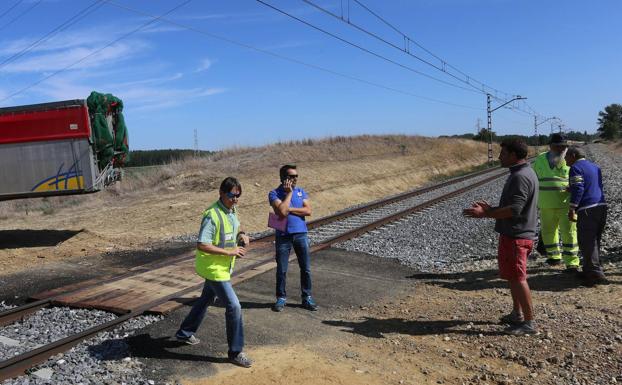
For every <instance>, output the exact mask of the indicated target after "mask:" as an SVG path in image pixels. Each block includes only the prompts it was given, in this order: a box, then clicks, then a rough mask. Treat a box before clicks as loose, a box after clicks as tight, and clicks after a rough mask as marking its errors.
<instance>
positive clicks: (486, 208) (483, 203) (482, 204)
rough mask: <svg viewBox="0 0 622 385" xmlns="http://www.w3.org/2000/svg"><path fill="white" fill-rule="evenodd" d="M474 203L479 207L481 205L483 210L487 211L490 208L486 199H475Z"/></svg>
mask: <svg viewBox="0 0 622 385" xmlns="http://www.w3.org/2000/svg"><path fill="white" fill-rule="evenodd" d="M474 205H478V206H480V207H482V208H483V209H484V211H488V210H490V209H491V208H492V206H491V205H490V203H488V202H486V201H477V202H475V203H474Z"/></svg>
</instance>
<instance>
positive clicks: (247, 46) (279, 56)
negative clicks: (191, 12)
mask: <svg viewBox="0 0 622 385" xmlns="http://www.w3.org/2000/svg"><path fill="white" fill-rule="evenodd" d="M104 1H105V2H106V3H107V4H109V5H112V6H115V7H118V8H121V9H125V10H126V11H129V12H133V13H136V14H139V15H142V16H148V17H155V16H153V15H151V14H149V13H147V12H144V11H141V10H137V9H135V8H131V7H129V6H127V5H125V4H119V3H116V2H114V1H111V0H104ZM159 21H160V22H163V23H167V24H170V25H172V26H176V27H179V28H183V29H186V30H188V31H191V32H195V33H198V34H201V35H205V36H207V37H210V38H212V39H216V40H221V41H224V42H226V43H229V44H233V45H237V46H239V47H242V48H245V49H248V50H252V51H256V52H259V53H262V54H265V55H269V56H272V57H275V58H277V59H281V60H284V61H288V62H291V63H295V64H298V65H302V66H305V67H308V68H312V69H314V70H317V71H322V72H326V73H329V74H331V75H335V76H339V77H342V78H345V79H349V80H353V81H356V82H359V83H363V84H366V85H369V86H373V87H377V88H380V89H384V90H387V91H392V92H396V93H399V94H403V95H407V96H412V97H415V98H418V99H422V100H427V101H430V102H435V103H441V104H446V105H450V106H454V107H461V108H466V109H472V110H478V111H482V110H483V108H481V107H475V106H469V105H464V104H459V103H453V102H449V101H445V100H440V99H435V98H431V97H428V96H424V95H419V94H415V93H412V92H409V91H405V90H401V89H398V88H394V87H391V86H387V85H384V84H380V83H376V82H372V81H369V80H366V79H362V78H359V77H356V76H353V75H349V74H345V73H342V72H338V71H335V70H332V69H330V68H326V67H322V66H319V65H317V64H312V63H308V62H305V61H302V60H299V59H295V58H292V57H289V56H286V55H282V54H279V53H276V52H273V51H269V50H266V49H262V48H259V47H256V46H253V45H250V44H247V43H243V42H240V41H237V40H233V39H231V38H228V37H224V36H220V35H217V34H214V33H212V32H207V31H204V30H202V29H199V28H196V27H193V26H189V25H186V24H183V23H180V22H177V21H174V20H170V19H167V18H161V19H160V20H159Z"/></svg>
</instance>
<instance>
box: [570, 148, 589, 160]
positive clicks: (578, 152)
mask: <svg viewBox="0 0 622 385" xmlns="http://www.w3.org/2000/svg"><path fill="white" fill-rule="evenodd" d="M566 153H567V154H569V155H572V156H574V157H575V158H577V159H581V158H585V151H583V149H582V148H579V147H577V146H570V147H568V150H567V152H566Z"/></svg>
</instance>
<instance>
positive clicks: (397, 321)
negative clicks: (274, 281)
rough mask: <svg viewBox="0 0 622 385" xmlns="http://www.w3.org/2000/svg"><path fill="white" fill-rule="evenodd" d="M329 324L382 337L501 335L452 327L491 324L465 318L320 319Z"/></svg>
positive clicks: (366, 334)
mask: <svg viewBox="0 0 622 385" xmlns="http://www.w3.org/2000/svg"><path fill="white" fill-rule="evenodd" d="M322 323H324V324H326V325H330V326H335V327H339V328H342V329H341V330H342V331H345V332H348V333H354V334H360V335H362V336H365V337H370V338H384V334H390V333H399V334H407V335H411V336H421V335H434V334H464V335H479V334H483V335H501V334H503V333H502V332H500V331H493V332H491V331H484V330H479V329H477V327H473V328H471V329H468V330H461V329H454V328H456V327H459V326H462V325H468V324H473V325H492V324H493V323H491V322H485V321H465V320H435V321H431V320H422V321H414V320H405V319H403V318H388V319H378V318H370V317H365V319H364V320H363V321H360V322H357V321H322Z"/></svg>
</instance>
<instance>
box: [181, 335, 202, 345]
mask: <svg viewBox="0 0 622 385" xmlns="http://www.w3.org/2000/svg"><path fill="white" fill-rule="evenodd" d="M175 338H177V341H181V342H185V343H187V344H188V345H196V344H198V343H199V342H201V340H200V339H198V338H196V337H195V336H194V334H193V335H191V336H190V337H183V336H180V335H178V334H175Z"/></svg>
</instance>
